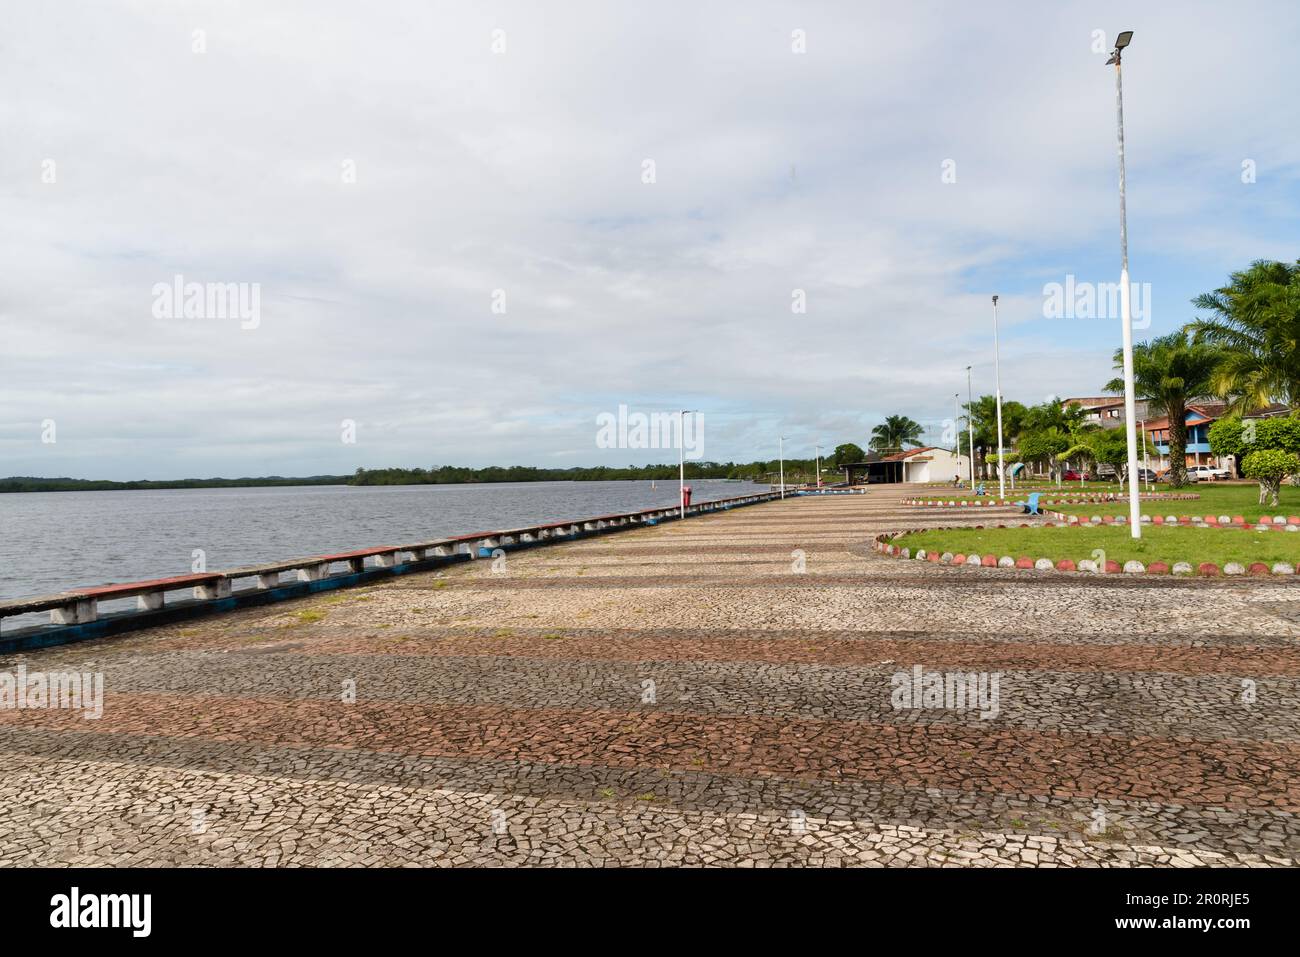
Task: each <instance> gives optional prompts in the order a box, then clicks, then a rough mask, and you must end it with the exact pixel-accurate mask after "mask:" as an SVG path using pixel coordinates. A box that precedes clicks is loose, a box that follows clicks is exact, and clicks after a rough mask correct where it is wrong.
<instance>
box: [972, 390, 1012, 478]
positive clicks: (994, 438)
mask: <svg viewBox="0 0 1300 957" xmlns="http://www.w3.org/2000/svg"><path fill="white" fill-rule="evenodd" d="M964 408H965V410H966V415H968V416H969V417H970V420H971V425H972V426H973V427H974V431H975V451H976V453H977V454H976V461H977V462H978V463H979V471H980V474H981V475H985V476H987V475H988V460H989V458H990V457H991V456H992V457H995V456H996V455H997V449H998V416H997V409H998V400H997V396H992V395H982V396H980V397H979V398H978V399H976V400H975V401H974V402H973V403H970V404H968V405H966V406H964ZM1028 412H1029V410H1028V409H1026V408H1025V406H1024V405H1022V404H1021V403H1019V402H1016V401H1014V400H1010V399H1006V400H1003V402H1002V445H1003V448H1004V450H1006V451H1008V452H1009V451H1010V450H1011V449H1012V448H1014V447H1015V444H1016V439H1017V438H1018V437H1019V435H1020V433H1021V432H1022V431H1023V430H1024V423H1025V418H1026V416H1027V415H1028ZM968 444H969V443H968V442H967V438H966V435H965V434H962V435H961V436H960V447H961V448H963V449H966V446H967V445H968ZM966 451H967V454H969V453H970V450H969V449H966Z"/></svg>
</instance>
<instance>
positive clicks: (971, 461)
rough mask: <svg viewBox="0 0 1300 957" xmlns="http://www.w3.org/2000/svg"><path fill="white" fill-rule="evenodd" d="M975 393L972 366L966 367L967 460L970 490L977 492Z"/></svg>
mask: <svg viewBox="0 0 1300 957" xmlns="http://www.w3.org/2000/svg"><path fill="white" fill-rule="evenodd" d="M974 408H975V393H974V392H972V391H971V387H970V366H967V367H966V460H967V464H968V465H969V466H970V490H971V491H972V492H973V491H975V419H974V417H973V416H972V415H971V411H972V410H973V409H974Z"/></svg>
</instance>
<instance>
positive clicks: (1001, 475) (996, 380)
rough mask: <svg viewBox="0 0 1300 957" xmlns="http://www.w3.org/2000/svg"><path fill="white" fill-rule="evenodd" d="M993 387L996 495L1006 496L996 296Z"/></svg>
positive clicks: (995, 302) (996, 298)
mask: <svg viewBox="0 0 1300 957" xmlns="http://www.w3.org/2000/svg"><path fill="white" fill-rule="evenodd" d="M993 388H994V390H995V391H996V392H997V403H998V497H999V498H1006V497H1007V470H1006V468H1005V466H1004V464H1003V462H1002V365H1001V362H1000V360H999V359H998V297H997V296H994V297H993Z"/></svg>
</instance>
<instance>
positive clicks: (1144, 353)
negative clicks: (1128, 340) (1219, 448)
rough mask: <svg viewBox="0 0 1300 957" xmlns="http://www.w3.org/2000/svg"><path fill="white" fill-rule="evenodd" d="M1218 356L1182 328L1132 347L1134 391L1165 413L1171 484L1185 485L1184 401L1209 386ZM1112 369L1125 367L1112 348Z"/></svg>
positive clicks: (1114, 383) (1115, 386) (1110, 386)
mask: <svg viewBox="0 0 1300 957" xmlns="http://www.w3.org/2000/svg"><path fill="white" fill-rule="evenodd" d="M1222 357H1223V350H1222V349H1221V348H1220V347H1219V346H1217V345H1212V344H1210V343H1208V342H1193V341H1189V339H1188V338H1187V334H1186V333H1184V332H1171V333H1170V334H1169V335H1167V336H1160V337H1159V338H1156V339H1152V340H1151V341H1150V342H1139V343H1138V344H1137V345H1135V346H1134V347H1133V387H1134V391H1136V393H1137V394H1138V396H1140V397H1141V398H1143V399H1146V400H1147V403H1148V408H1150V409H1151V411H1153V412H1155V413H1156V414H1157V415H1166V416H1168V417H1169V483H1170V485H1172V486H1173V487H1174V488H1181V487H1182V486H1184V485H1186V484H1187V402H1188V400H1189V399H1192V398H1194V397H1196V396H1198V395H1205V394H1206V393H1208V392H1210V391H1212V383H1213V377H1214V374H1215V370H1216V369H1217V368H1219V363H1220V361H1221V360H1222ZM1115 368H1116V369H1118V370H1123V368H1124V353H1123V351H1122V350H1120V349H1116V350H1115ZM1102 388H1103V389H1105V390H1106V391H1107V392H1123V391H1124V380H1123V379H1122V378H1119V377H1116V378H1114V379H1111V380H1110V381H1109V382H1107V383H1106V384H1105V385H1104V386H1102Z"/></svg>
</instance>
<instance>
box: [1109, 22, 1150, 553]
mask: <svg viewBox="0 0 1300 957" xmlns="http://www.w3.org/2000/svg"><path fill="white" fill-rule="evenodd" d="M1132 40H1133V31H1132V30H1125V31H1124V32H1123V33H1121V34H1120V35H1119V36H1118V37H1116V38H1115V52H1114V53H1112V54H1111V57H1110V59H1109V60H1107V61H1106V63H1107V64H1111V63H1113V64H1115V125H1116V128H1117V129H1118V131H1119V249H1120V270H1119V304H1120V305H1119V308H1120V318H1121V322H1122V323H1123V327H1124V330H1123V334H1124V430H1125V433H1126V438H1127V439H1128V475H1129V481H1128V515H1129V528H1130V530H1131V534H1132V536H1133V537H1134V538H1141V537H1142V519H1141V511H1142V510H1141V506H1140V504H1139V502H1138V487H1137V483H1136V482H1134V478H1135V476H1137V474H1138V452H1137V412H1136V404H1137V403H1136V397H1135V395H1134V388H1133V316H1132V314H1131V313H1130V311H1129V307H1130V302H1129V298H1130V295H1131V293H1132V289H1131V288H1130V286H1129V279H1128V214H1127V211H1126V208H1125V196H1124V81H1123V74H1122V72H1121V70H1120V60H1121V59H1122V55H1123V52H1124V48H1125V47H1126V46H1128V45H1129V43H1131V42H1132Z"/></svg>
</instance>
